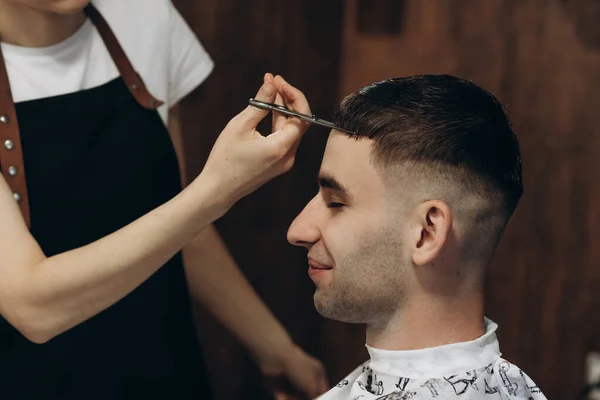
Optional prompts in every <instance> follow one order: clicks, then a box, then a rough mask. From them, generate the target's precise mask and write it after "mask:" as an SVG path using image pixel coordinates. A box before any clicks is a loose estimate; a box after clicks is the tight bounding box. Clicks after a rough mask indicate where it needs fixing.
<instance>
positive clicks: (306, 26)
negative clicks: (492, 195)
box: [174, 0, 600, 400]
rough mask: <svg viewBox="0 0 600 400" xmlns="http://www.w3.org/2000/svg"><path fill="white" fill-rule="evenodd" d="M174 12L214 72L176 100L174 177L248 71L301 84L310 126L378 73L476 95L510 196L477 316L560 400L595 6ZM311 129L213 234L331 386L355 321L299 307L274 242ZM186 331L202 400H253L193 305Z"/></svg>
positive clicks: (574, 274) (589, 304)
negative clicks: (437, 77)
mask: <svg viewBox="0 0 600 400" xmlns="http://www.w3.org/2000/svg"><path fill="white" fill-rule="evenodd" d="M174 3H175V5H176V6H177V8H178V9H179V10H180V11H181V13H182V14H183V16H184V18H185V19H186V20H187V21H188V23H189V24H190V26H191V27H192V29H193V30H194V31H195V32H196V34H197V35H198V37H199V38H200V40H201V41H202V43H203V44H204V46H205V47H206V49H207V50H208V52H209V53H210V54H211V56H212V57H213V59H214V60H215V63H216V67H215V71H214V72H213V74H212V75H211V76H210V77H209V79H208V80H207V81H206V83H205V84H204V85H202V87H201V88H200V89H199V90H197V91H195V92H194V93H193V94H192V95H191V96H190V98H188V99H187V100H186V101H185V103H184V104H183V105H182V106H183V110H182V116H181V117H182V123H183V129H184V133H185V145H186V151H187V160H188V163H187V169H188V173H189V174H194V175H195V174H198V173H199V172H200V171H201V169H202V166H203V164H204V162H205V160H206V157H207V156H208V153H209V151H210V149H211V147H212V144H213V143H214V140H215V139H216V137H217V135H218V134H219V132H220V130H221V129H222V128H223V127H224V126H225V124H226V123H227V122H228V120H229V119H230V118H231V117H232V116H234V115H235V114H237V113H238V112H239V111H240V110H241V109H242V108H243V107H245V105H246V102H247V100H248V98H249V97H251V96H253V95H254V94H255V92H256V90H257V88H258V87H259V85H260V84H261V82H262V76H263V74H264V73H265V72H273V73H275V74H281V75H283V76H284V77H285V78H286V79H287V80H288V81H289V82H291V83H292V84H294V85H295V86H297V87H298V88H300V89H301V90H302V91H303V92H304V93H305V94H306V96H307V98H308V100H309V102H310V104H311V107H312V110H313V112H314V113H315V114H317V115H318V116H321V117H322V118H325V119H328V118H329V117H330V116H331V111H332V110H333V107H334V106H335V105H336V103H337V102H338V101H339V100H340V99H341V98H342V97H343V96H344V95H346V94H348V93H350V92H353V91H355V90H357V89H358V88H360V87H361V86H363V85H365V84H368V83H371V82H373V81H376V80H381V79H385V78H389V77H393V76H403V75H414V74H424V73H449V74H453V75H457V76H460V77H463V78H467V79H470V80H473V81H474V82H476V83H477V84H479V85H481V86H483V87H485V88H486V89H488V90H490V91H491V92H493V93H494V94H495V95H496V96H497V97H498V98H499V99H500V101H501V102H502V103H504V104H505V105H506V106H507V107H508V110H509V116H510V117H511V119H512V121H513V123H514V127H515V130H516V132H517V136H518V137H519V139H520V143H521V149H522V153H523V159H524V184H525V194H524V197H523V199H522V201H521V203H520V205H519V207H518V209H517V211H516V214H515V215H514V217H513V219H512V221H511V223H510V225H509V227H508V229H507V232H506V234H505V236H504V238H503V240H502V243H501V245H500V248H499V249H498V252H497V254H496V256H495V260H494V263H493V266H492V269H491V272H490V274H489V279H488V297H487V315H488V316H489V317H490V318H492V319H493V320H494V321H496V322H498V324H499V326H500V328H499V331H498V335H499V338H500V345H501V350H502V352H503V356H504V357H505V358H507V359H509V360H510V361H512V362H514V363H515V364H517V365H519V366H520V367H521V368H522V369H523V370H524V371H526V372H527V373H528V374H529V375H530V376H531V377H532V378H533V380H534V381H535V382H536V383H537V384H538V385H539V386H540V388H541V389H542V390H543V391H544V392H545V394H546V396H547V397H548V398H549V399H574V398H576V396H577V394H578V393H580V391H581V390H582V388H583V387H584V386H585V384H586V383H587V380H588V378H589V379H591V377H588V376H587V375H588V374H590V370H591V368H593V365H592V364H593V362H592V361H590V360H592V359H593V357H592V356H591V354H593V353H594V352H598V351H600V268H599V266H598V264H599V263H600V246H598V242H599V241H598V237H599V236H600V207H598V205H599V204H600V168H599V167H600V163H599V162H598V159H599V158H600V130H599V128H598V127H599V126H600V95H599V94H598V90H599V89H600V1H597V0H563V1H560V0H536V1H522V0H485V1H481V0H460V1H450V0H436V1H420V0H347V1H343V0H326V1H325V0H287V1H273V0H246V1H242V0H174ZM327 133H328V132H327V130H326V129H325V128H319V127H313V128H311V129H310V130H309V132H308V134H307V135H306V137H305V139H304V140H303V142H302V144H301V146H300V149H299V154H298V157H297V161H296V165H295V166H294V168H293V170H292V171H290V172H289V173H287V174H285V175H284V176H281V177H279V178H277V179H276V180H274V181H273V182H271V183H269V184H267V185H266V186H264V187H263V188H261V189H260V190H259V191H258V192H256V193H255V194H253V195H251V196H249V197H247V198H245V199H243V200H242V201H241V202H239V203H238V204H237V205H236V206H235V207H234V208H233V209H232V210H231V211H230V212H229V213H228V214H227V215H226V216H225V217H223V218H222V219H221V220H219V221H218V222H217V224H216V226H217V228H218V229H219V231H220V232H221V234H222V235H223V237H224V238H225V240H226V242H227V245H228V247H229V248H230V250H231V252H232V254H233V255H234V257H235V258H236V260H237V262H238V263H239V265H240V266H241V268H242V270H243V271H244V273H245V274H246V275H247V277H248V278H249V280H250V281H251V283H252V284H253V285H254V287H255V288H256V290H257V291H258V292H259V294H260V295H261V296H262V298H263V299H264V300H265V302H266V303H267V304H268V305H269V306H270V307H271V309H272V310H273V312H274V313H275V314H276V315H277V317H278V318H279V319H280V320H281V321H282V322H283V324H284V325H285V326H286V327H287V328H288V329H289V331H290V333H291V335H292V336H293V338H294V339H295V340H296V342H297V343H299V344H300V345H301V346H303V347H304V348H305V349H306V350H307V351H308V352H310V353H311V354H313V355H315V356H316V357H318V358H319V359H321V360H322V361H323V363H324V364H325V366H326V368H327V373H328V376H329V379H330V383H332V384H335V383H337V381H338V380H339V379H341V378H342V377H344V376H345V375H346V374H347V373H348V372H350V371H351V370H352V369H353V368H354V367H356V366H357V365H358V364H359V363H360V362H362V361H364V360H366V358H367V354H366V350H365V347H364V327H363V326H362V325H348V324H341V323H336V322H333V321H329V320H325V319H323V318H322V317H320V316H319V315H318V314H317V313H316V312H315V310H314V307H313V303H312V295H313V292H314V288H313V284H312V282H311V281H310V279H309V278H308V276H307V273H306V269H307V268H306V260H305V252H304V251H302V250H300V249H297V248H293V247H292V246H291V245H289V244H288V243H287V242H286V238H285V234H286V231H287V228H288V226H289V224H290V223H291V221H292V220H293V218H294V217H295V216H296V215H297V214H298V213H299V212H300V210H301V209H302V207H303V206H304V205H305V204H306V202H307V201H308V200H309V199H310V198H312V197H313V196H314V195H315V193H316V190H317V189H316V183H315V181H316V174H317V171H318V168H319V163H320V160H321V157H322V153H323V149H324V146H325V141H326V138H327ZM595 244H596V245H595ZM197 321H198V324H200V325H201V326H202V328H201V330H200V331H201V340H202V342H203V343H206V345H205V352H206V358H207V360H208V363H209V365H210V368H211V373H212V380H213V385H214V390H215V392H216V394H217V398H218V399H220V400H224V399H237V398H244V399H269V398H270V397H269V395H268V394H267V392H266V391H265V389H264V387H263V384H262V381H261V379H260V375H259V373H258V370H257V369H256V367H255V366H254V364H253V363H252V361H251V359H250V358H249V356H248V354H247V353H246V352H245V350H244V349H243V348H242V347H241V346H240V345H239V344H238V343H237V342H236V341H235V340H234V339H233V337H232V336H231V335H229V334H228V333H227V332H226V331H224V330H223V328H222V327H221V326H219V325H218V324H217V323H216V322H215V321H214V320H213V319H212V318H211V317H210V316H208V315H207V314H206V312H205V311H203V310H197ZM586 360H587V361H586ZM597 362H598V361H596V363H597Z"/></svg>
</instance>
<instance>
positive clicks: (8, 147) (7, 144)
mask: <svg viewBox="0 0 600 400" xmlns="http://www.w3.org/2000/svg"><path fill="white" fill-rule="evenodd" d="M14 147H15V144H14V143H13V141H12V140H10V139H6V140H5V141H4V148H5V149H6V150H12V149H13V148H14Z"/></svg>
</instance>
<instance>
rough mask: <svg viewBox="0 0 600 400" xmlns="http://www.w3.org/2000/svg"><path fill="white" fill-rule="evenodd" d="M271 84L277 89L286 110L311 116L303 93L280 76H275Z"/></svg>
mask: <svg viewBox="0 0 600 400" xmlns="http://www.w3.org/2000/svg"><path fill="white" fill-rule="evenodd" d="M273 83H274V85H275V87H276V88H277V92H278V93H280V94H281V96H282V98H283V101H284V103H285V106H286V107H287V108H289V109H290V110H294V111H296V112H299V113H301V114H306V115H312V112H311V111H310V106H309V105H308V101H307V100H306V97H305V96H304V93H302V92H301V91H300V90H298V89H297V88H295V87H294V86H292V85H290V84H289V83H287V81H286V80H285V79H283V77H282V76H281V75H277V76H276V77H275V78H274V80H273Z"/></svg>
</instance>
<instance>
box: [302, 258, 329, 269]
mask: <svg viewBox="0 0 600 400" xmlns="http://www.w3.org/2000/svg"><path fill="white" fill-rule="evenodd" d="M308 267H309V269H318V270H328V269H333V267H332V266H330V265H325V264H321V263H320V262H317V261H315V260H313V259H312V258H309V259H308Z"/></svg>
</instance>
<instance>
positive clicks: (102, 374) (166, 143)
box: [0, 7, 210, 400]
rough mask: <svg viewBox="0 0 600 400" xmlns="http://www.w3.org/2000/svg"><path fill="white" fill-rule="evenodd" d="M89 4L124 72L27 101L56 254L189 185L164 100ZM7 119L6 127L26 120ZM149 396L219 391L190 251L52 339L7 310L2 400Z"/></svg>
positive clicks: (36, 204)
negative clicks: (15, 321)
mask: <svg viewBox="0 0 600 400" xmlns="http://www.w3.org/2000/svg"><path fill="white" fill-rule="evenodd" d="M86 11H87V12H88V15H90V17H91V19H92V21H93V22H94V24H95V25H96V28H97V29H98V31H99V32H100V33H101V34H102V35H103V38H104V42H105V44H106V45H107V48H108V49H109V51H110V52H111V56H112V58H113V60H114V61H115V64H116V65H117V67H118V68H119V70H120V71H121V76H120V77H119V78H117V79H115V80H113V81H111V82H109V83H107V84H105V85H102V86H100V87H95V88H92V89H89V90H83V91H80V92H77V93H72V94H65V95H60V96H54V97H50V98H44V99H39V100H33V101H26V102H21V103H17V104H16V105H15V110H16V117H17V119H18V126H19V128H20V143H17V144H19V145H21V146H22V159H23V163H24V168H25V175H26V177H27V179H26V185H27V200H28V203H29V211H30V220H31V226H30V229H31V233H32V235H33V236H34V237H35V239H36V240H37V241H38V243H39V244H40V246H41V247H42V249H43V251H44V253H45V254H46V255H47V256H52V255H55V254H58V253H61V252H65V251H68V250H71V249H74V248H77V247H81V246H84V245H86V244H88V243H90V242H93V241H95V240H98V239H100V238H102V237H103V236H106V235H109V234H111V233H112V232H114V231H116V230H118V229H120V228H122V227H124V226H125V225H127V224H129V223H131V222H132V221H134V220H135V219H137V218H139V217H141V216H142V215H144V214H146V213H147V212H149V211H151V210H152V209H154V208H156V207H158V206H160V205H161V204H163V203H165V202H166V201H168V200H169V199H171V198H172V197H173V196H174V195H176V194H177V193H178V192H179V191H180V190H181V186H180V175H179V170H178V164H177V158H176V154H175V151H174V148H173V145H172V143H171V140H170V137H169V133H168V131H167V130H166V128H165V126H164V124H163V122H162V120H161V118H160V116H159V115H158V113H157V111H156V109H155V108H156V106H157V105H158V104H160V102H157V101H155V100H154V99H153V98H152V97H151V95H149V93H147V91H146V89H145V86H144V85H143V82H142V81H141V78H139V77H138V76H137V74H135V71H134V70H133V68H132V67H131V64H129V62H128V60H127V59H126V57H125V55H124V53H123V52H122V50H121V49H120V46H119V45H118V42H116V39H115V38H114V36H112V32H110V28H108V25H106V24H105V21H103V20H102V17H101V16H99V14H97V12H96V11H95V9H93V8H92V7H88V9H87V10H86ZM92 14H93V15H92ZM115 42H116V44H115ZM2 70H3V71H4V73H5V69H4V68H2ZM0 72H1V71H0ZM128 81H129V82H128ZM131 82H133V83H131ZM132 93H133V95H132ZM134 96H135V97H134ZM11 101H12V100H11ZM144 101H145V102H146V103H144ZM140 103H141V104H142V105H140ZM5 105H6V104H4V106H5ZM0 108H1V107H0ZM2 112H3V110H2V109H0V114H2ZM2 115H4V118H2ZM2 115H0V123H2V124H7V125H8V124H11V123H12V124H14V123H15V122H16V120H13V121H10V120H9V118H8V117H9V116H10V113H8V114H2ZM13 142H14V141H11V142H10V144H11V145H10V146H6V144H7V143H6V141H5V140H4V139H2V143H4V144H5V146H3V149H2V150H4V153H2V152H0V156H4V155H6V154H15V153H11V152H14V151H15V150H17V151H18V150H19V149H15V148H14V147H16V146H15V144H14V143H13ZM2 143H0V146H2ZM8 147H11V149H10V150H9V149H8ZM6 170H7V168H6V166H4V168H3V174H4V175H5V176H6V177H7V182H9V184H10V182H11V181H10V179H11V176H12V174H11V173H10V172H9V173H7V171H6ZM13 172H14V171H13ZM21 172H22V171H21ZM18 173H19V171H17V174H15V176H18ZM11 187H12V186H11ZM16 187H18V186H16ZM16 197H17V198H18V197H19V196H16ZM82 267H83V266H82ZM148 398H161V399H192V398H193V399H201V398H202V399H204V398H210V388H209V383H208V378H207V373H206V370H205V368H204V365H203V361H202V355H201V351H200V348H199V345H198V341H197V338H196V335H195V331H194V325H193V320H192V313H191V310H190V300H189V293H188V289H187V285H186V281H185V275H184V271H183V264H182V257H181V254H177V255H176V256H175V257H173V258H172V259H171V260H170V261H169V262H167V264H166V265H164V266H163V267H162V268H161V269H160V270H159V271H158V272H156V273H155V274H154V275H153V276H151V277H150V278H149V279H148V280H147V281H145V282H144V283H143V284H142V285H141V286H139V287H138V288H137V289H135V290H134V291H133V292H132V293H130V294H129V295H127V296H126V297H125V298H123V299H122V300H121V301H119V302H118V303H116V304H115V305H113V306H112V307H110V308H108V309H107V310H105V311H103V312H101V313H100V314H98V315H96V316H94V317H92V318H91V319H89V320H87V321H85V322H83V323H81V324H80V325H78V326H76V327H74V328H72V329H70V330H69V331H67V332H65V333H63V334H61V335H59V336H57V337H55V338H53V339H52V340H50V341H49V342H47V343H45V344H41V345H40V344H34V343H32V342H30V341H28V340H27V339H26V338H24V337H23V336H22V335H21V334H20V333H19V332H18V331H17V330H16V329H14V327H12V326H11V325H10V324H9V323H8V322H7V321H6V320H5V319H4V318H2V317H0V399H2V400H12V399H37V400H39V399H64V400H67V399H106V400H108V399H148Z"/></svg>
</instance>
